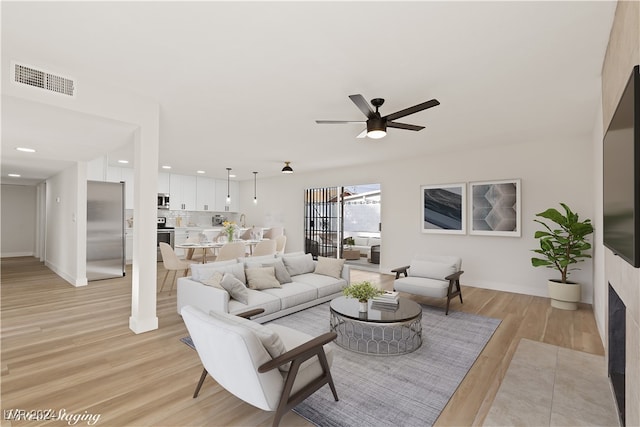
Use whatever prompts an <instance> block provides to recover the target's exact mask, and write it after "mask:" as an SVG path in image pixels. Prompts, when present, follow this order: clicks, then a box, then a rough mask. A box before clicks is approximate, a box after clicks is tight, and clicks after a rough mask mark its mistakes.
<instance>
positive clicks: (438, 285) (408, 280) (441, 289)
mask: <svg viewBox="0 0 640 427" xmlns="http://www.w3.org/2000/svg"><path fill="white" fill-rule="evenodd" d="M393 289H395V290H396V291H400V292H406V293H408V294H413V295H421V296H424V297H433V298H444V297H446V296H447V291H448V289H449V282H448V281H445V280H437V279H429V278H427V277H417V276H409V277H402V278H400V279H396V280H395V281H394V282H393Z"/></svg>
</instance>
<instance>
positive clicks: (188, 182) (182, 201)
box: [169, 174, 196, 211]
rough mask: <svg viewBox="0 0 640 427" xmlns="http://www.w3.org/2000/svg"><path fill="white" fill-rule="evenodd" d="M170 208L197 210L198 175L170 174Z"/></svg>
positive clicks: (174, 209)
mask: <svg viewBox="0 0 640 427" xmlns="http://www.w3.org/2000/svg"><path fill="white" fill-rule="evenodd" d="M169 190H170V191H169V194H170V197H171V198H170V209H171V210H173V211H176V210H186V211H194V210H196V177H195V176H190V175H176V174H171V175H170V176H169Z"/></svg>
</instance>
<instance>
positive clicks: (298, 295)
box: [260, 282, 318, 310]
mask: <svg viewBox="0 0 640 427" xmlns="http://www.w3.org/2000/svg"><path fill="white" fill-rule="evenodd" d="M260 292H264V293H266V294H269V295H273V296H274V297H277V298H279V299H280V309H281V310H284V309H287V308H289V307H295V306H296V305H300V304H304V303H305V302H309V301H313V300H314V299H317V298H318V290H317V289H316V288H315V287H313V286H311V285H307V284H305V283H299V282H291V283H285V284H284V285H282V287H281V288H272V289H265V290H264V291H260Z"/></svg>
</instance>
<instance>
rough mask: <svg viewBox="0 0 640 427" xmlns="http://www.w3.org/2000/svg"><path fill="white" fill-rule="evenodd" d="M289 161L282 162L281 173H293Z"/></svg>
mask: <svg viewBox="0 0 640 427" xmlns="http://www.w3.org/2000/svg"><path fill="white" fill-rule="evenodd" d="M289 163H291V162H284V167H283V168H282V173H293V169H291V166H289Z"/></svg>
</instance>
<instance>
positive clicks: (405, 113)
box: [383, 99, 440, 122]
mask: <svg viewBox="0 0 640 427" xmlns="http://www.w3.org/2000/svg"><path fill="white" fill-rule="evenodd" d="M436 105H440V102H438V100H437V99H432V100H431V101H427V102H423V103H422V104H418V105H414V106H413V107H409V108H405V109H404V110H400V111H396V112H395V113H391V114H389V115H387V116H385V117H383V118H385V119H387V122H388V121H391V120H395V119H399V118H400V117H404V116H408V115H409V114H413V113H417V112H418V111H422V110H426V109H427V108H431V107H435V106H436Z"/></svg>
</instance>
